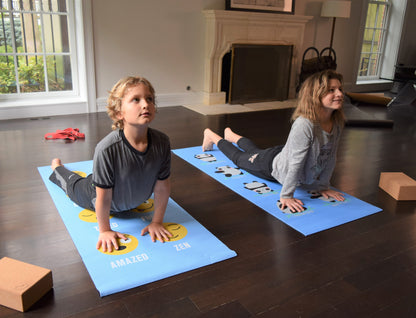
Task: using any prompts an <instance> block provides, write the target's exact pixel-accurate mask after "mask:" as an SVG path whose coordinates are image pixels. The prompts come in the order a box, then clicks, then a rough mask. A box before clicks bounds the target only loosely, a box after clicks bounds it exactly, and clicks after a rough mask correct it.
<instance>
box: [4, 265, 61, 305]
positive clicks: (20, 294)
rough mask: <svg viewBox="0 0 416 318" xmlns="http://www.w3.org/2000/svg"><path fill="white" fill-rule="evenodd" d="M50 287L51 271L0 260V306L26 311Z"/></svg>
mask: <svg viewBox="0 0 416 318" xmlns="http://www.w3.org/2000/svg"><path fill="white" fill-rule="evenodd" d="M52 285H53V283H52V272H51V270H49V269H46V268H43V267H39V266H36V265H32V264H28V263H24V262H21V261H18V260H15V259H12V258H9V257H3V258H2V259H0V305H3V306H6V307H9V308H12V309H16V310H19V311H22V312H23V311H27V310H28V309H29V308H30V307H31V306H32V305H33V304H34V303H36V302H37V301H38V300H39V299H40V298H41V297H42V296H43V295H45V294H46V293H47V292H48V291H49V290H50V289H51V288H52Z"/></svg>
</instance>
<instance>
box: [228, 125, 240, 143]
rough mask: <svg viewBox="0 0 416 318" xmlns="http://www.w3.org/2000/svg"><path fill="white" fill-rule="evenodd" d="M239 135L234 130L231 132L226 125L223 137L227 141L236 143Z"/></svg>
mask: <svg viewBox="0 0 416 318" xmlns="http://www.w3.org/2000/svg"><path fill="white" fill-rule="evenodd" d="M241 137H242V136H240V135H237V134H236V133H235V132H233V131H232V130H231V128H230V127H227V128H225V129H224V139H225V140H228V141H229V142H232V143H235V144H236V143H237V141H238V140H239V139H240V138H241Z"/></svg>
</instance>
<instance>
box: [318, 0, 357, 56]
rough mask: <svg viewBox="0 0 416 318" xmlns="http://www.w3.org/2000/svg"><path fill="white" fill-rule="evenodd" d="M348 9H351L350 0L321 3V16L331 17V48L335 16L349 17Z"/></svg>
mask: <svg viewBox="0 0 416 318" xmlns="http://www.w3.org/2000/svg"><path fill="white" fill-rule="evenodd" d="M350 11H351V2H350V1H338V0H329V1H325V2H324V3H323V4H322V10H321V17H328V18H332V32H331V43H330V45H329V47H330V48H331V49H332V42H333V40H334V30H335V19H336V18H349V17H350ZM330 51H331V50H330Z"/></svg>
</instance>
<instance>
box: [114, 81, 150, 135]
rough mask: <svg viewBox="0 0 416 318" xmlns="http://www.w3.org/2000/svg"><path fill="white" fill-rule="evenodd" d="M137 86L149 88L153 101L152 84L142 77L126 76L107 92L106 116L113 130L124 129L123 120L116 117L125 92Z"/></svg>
mask: <svg viewBox="0 0 416 318" xmlns="http://www.w3.org/2000/svg"><path fill="white" fill-rule="evenodd" d="M138 84H143V85H145V86H147V87H148V88H149V91H150V94H152V97H153V100H155V89H154V88H153V86H152V84H151V83H150V82H149V81H148V80H147V79H145V78H144V77H140V76H128V77H125V78H122V79H120V80H119V81H118V82H117V83H116V84H115V85H114V86H113V88H112V89H111V91H110V92H109V96H108V99H107V114H108V116H109V117H110V118H111V120H112V121H113V124H112V126H111V128H112V129H113V130H115V129H123V128H124V123H123V120H122V119H118V118H117V115H118V114H119V113H120V112H121V102H122V100H123V97H124V95H125V93H126V91H127V90H128V89H129V88H130V87H132V86H136V85H138ZM155 106H156V105H155Z"/></svg>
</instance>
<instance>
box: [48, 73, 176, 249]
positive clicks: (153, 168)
mask: <svg viewBox="0 0 416 318" xmlns="http://www.w3.org/2000/svg"><path fill="white" fill-rule="evenodd" d="M107 113H108V115H109V117H110V118H111V119H112V120H113V125H112V128H113V131H112V132H111V133H110V134H108V135H107V136H106V137H104V139H103V140H101V141H100V142H99V143H98V145H97V146H96V148H95V153H94V159H93V173H92V174H91V175H89V176H87V177H86V178H83V177H80V176H79V175H77V174H76V173H74V172H72V171H69V170H67V169H66V168H65V167H64V166H63V165H62V163H61V160H60V159H58V158H56V159H53V160H52V170H53V173H52V175H51V176H50V178H49V179H50V180H51V181H52V182H54V183H55V184H57V185H58V186H59V187H61V188H62V189H63V190H64V191H65V193H66V194H67V195H68V196H69V198H70V199H71V200H73V201H74V202H75V203H77V204H78V205H79V206H81V207H83V208H86V209H90V210H95V212H96V215H97V221H98V228H99V237H98V242H97V249H98V248H100V247H101V248H102V250H103V251H104V252H106V251H108V252H111V251H112V250H113V249H116V250H117V249H118V242H117V239H124V240H125V239H127V238H126V236H125V235H124V234H122V233H119V232H116V231H113V230H112V229H111V227H110V221H109V216H110V212H121V211H127V210H131V209H133V208H135V207H137V206H139V205H140V204H141V203H143V202H144V201H146V200H147V199H148V198H149V197H150V196H151V194H152V193H154V202H155V210H154V216H153V219H152V222H151V223H150V224H149V225H148V226H146V227H145V228H144V229H143V230H142V232H141V235H144V234H145V233H147V232H149V234H150V236H151V239H152V241H153V242H155V240H156V239H158V240H160V241H162V242H164V241H165V240H168V239H169V237H170V236H172V235H171V234H170V233H169V231H167V230H166V229H165V228H164V227H163V225H162V222H163V217H164V214H165V210H166V206H167V203H168V199H169V196H170V181H169V175H170V162H171V154H170V143H169V139H168V137H167V136H166V135H165V134H163V133H161V132H159V131H157V130H154V129H151V128H149V124H150V123H151V122H152V120H153V119H154V118H155V113H156V106H155V91H154V89H153V86H152V85H151V84H150V82H149V81H147V80H146V79H144V78H142V77H127V78H124V79H121V80H120V81H118V83H117V84H116V85H115V86H114V87H113V89H112V90H111V92H110V95H109V97H108V106H107Z"/></svg>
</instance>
